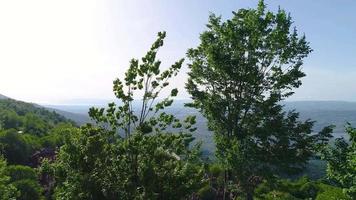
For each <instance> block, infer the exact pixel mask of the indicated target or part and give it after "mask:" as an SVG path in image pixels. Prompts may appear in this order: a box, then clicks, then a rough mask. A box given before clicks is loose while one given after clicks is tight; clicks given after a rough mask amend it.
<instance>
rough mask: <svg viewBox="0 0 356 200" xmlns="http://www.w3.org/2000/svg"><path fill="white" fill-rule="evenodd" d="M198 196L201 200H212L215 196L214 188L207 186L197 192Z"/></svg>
mask: <svg viewBox="0 0 356 200" xmlns="http://www.w3.org/2000/svg"><path fill="white" fill-rule="evenodd" d="M198 196H199V198H200V199H201V200H214V199H216V196H217V194H216V191H215V189H214V188H212V187H210V186H209V185H207V186H205V187H203V188H201V189H200V190H199V191H198Z"/></svg>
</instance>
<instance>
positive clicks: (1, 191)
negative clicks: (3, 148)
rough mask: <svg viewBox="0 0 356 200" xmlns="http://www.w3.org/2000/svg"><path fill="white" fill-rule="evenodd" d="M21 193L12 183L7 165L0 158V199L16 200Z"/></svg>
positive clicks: (0, 157)
mask: <svg viewBox="0 0 356 200" xmlns="http://www.w3.org/2000/svg"><path fill="white" fill-rule="evenodd" d="M19 195H20V193H19V192H18V191H17V189H16V188H15V186H14V185H13V184H11V183H10V177H9V176H8V175H7V163H6V160H4V158H3V157H2V156H0V199H6V200H15V199H16V197H18V196H19Z"/></svg>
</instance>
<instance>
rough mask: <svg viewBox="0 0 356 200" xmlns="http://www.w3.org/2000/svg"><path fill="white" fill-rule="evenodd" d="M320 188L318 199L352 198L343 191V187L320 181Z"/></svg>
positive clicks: (338, 199) (340, 199) (348, 199)
mask: <svg viewBox="0 0 356 200" xmlns="http://www.w3.org/2000/svg"><path fill="white" fill-rule="evenodd" d="M319 189H320V192H319V193H318V195H317V196H316V200H351V198H349V197H348V196H346V194H345V193H343V191H342V188H338V187H334V186H331V185H326V184H323V183H320V184H319Z"/></svg>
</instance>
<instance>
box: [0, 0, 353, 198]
mask: <svg viewBox="0 0 356 200" xmlns="http://www.w3.org/2000/svg"><path fill="white" fill-rule="evenodd" d="M233 14H234V15H233V17H232V19H229V20H226V21H222V19H221V18H220V17H217V16H215V15H211V16H210V20H209V23H208V25H207V30H206V31H204V32H203V33H202V34H201V37H200V41H201V42H200V44H199V45H198V46H197V47H196V48H192V49H189V50H188V53H187V57H188V58H189V60H190V62H189V63H188V66H189V70H190V71H189V73H188V75H189V79H188V82H187V83H186V89H187V91H188V92H189V94H190V95H191V97H192V100H193V101H192V103H190V104H188V106H191V107H194V108H197V109H198V110H199V111H200V112H201V113H202V115H203V116H205V117H206V118H207V120H208V127H209V129H211V130H212V131H213V132H214V138H215V143H216V147H217V149H216V152H215V153H216V156H215V158H208V159H206V158H205V157H203V156H202V155H201V149H200V143H199V141H194V140H195V138H194V134H195V132H196V131H197V128H196V125H195V123H196V117H195V116H186V117H185V118H184V119H181V118H178V117H177V116H175V115H174V114H171V113H169V112H167V109H168V108H169V107H170V106H171V105H172V104H173V100H174V98H175V97H176V96H177V95H178V90H177V89H176V88H171V87H170V81H171V78H174V77H175V76H176V75H177V74H178V72H179V70H180V69H181V67H182V65H183V63H184V60H183V59H180V60H178V61H177V62H175V63H174V64H173V65H171V66H170V67H168V68H166V70H162V68H161V62H160V61H159V60H158V59H157V58H156V57H157V52H158V50H159V49H160V47H162V46H163V42H164V38H165V37H166V33H165V32H159V33H158V37H157V40H156V41H155V42H154V43H153V44H152V46H151V48H150V49H149V51H148V52H147V54H146V55H145V56H144V57H142V59H140V60H138V59H132V60H131V61H130V66H129V68H128V70H127V71H126V73H125V77H124V79H116V80H115V81H114V82H113V92H114V94H115V96H116V97H117V102H116V103H115V102H111V103H108V105H107V107H105V108H91V109H90V110H89V115H90V117H91V119H92V123H88V124H85V125H83V126H81V127H77V126H75V124H74V123H73V122H72V121H70V120H67V119H66V118H64V117H62V116H60V115H58V114H57V113H55V112H51V111H47V110H46V109H44V108H41V107H39V106H36V105H33V104H29V103H24V102H20V101H15V100H12V99H9V98H2V99H0V151H1V157H0V199H26V200H29V199H30V200H31V199H34V200H37V199H61V200H65V199H83V200H84V199H85V200H90V199H93V200H96V199H103V200H105V199H107V200H114V199H128V200H131V199H152V200H154V199H158V200H163V199H170V200H171V199H172V200H174V199H177V200H180V199H190V200H210V199H224V200H232V199H248V200H249V199H260V200H262V199H264V200H268V199H283V200H285V199H291V200H297V199H317V200H326V199H345V200H351V199H355V198H356V196H355V195H356V188H355V185H356V168H355V166H356V146H355V138H356V129H355V128H353V127H352V126H351V125H350V124H348V125H347V127H346V131H347V133H348V134H349V135H350V139H349V141H345V140H344V139H336V141H335V143H330V141H329V139H330V138H331V133H332V131H333V126H326V127H325V128H324V129H322V130H321V131H320V132H319V133H312V129H313V124H314V122H313V121H311V120H306V121H301V120H299V114H298V113H297V112H295V111H288V112H286V111H284V110H283V106H282V104H281V101H283V100H285V99H286V98H288V97H289V96H291V95H292V94H293V90H294V89H295V88H298V87H299V86H300V85H301V78H302V77H304V76H305V74H304V73H303V72H302V70H301V67H302V65H303V60H304V58H306V57H307V56H308V54H309V53H310V52H311V48H310V47H309V43H308V42H307V41H306V38H305V37H304V36H299V35H298V33H297V31H296V29H295V28H294V29H293V28H292V19H291V17H290V16H289V14H287V13H286V12H285V11H284V10H282V9H279V10H278V11H277V12H275V13H274V12H270V11H267V9H266V5H265V4H264V2H263V1H260V3H259V4H258V7H257V8H256V9H240V10H238V11H237V12H234V13H233ZM167 89H170V92H169V95H168V96H167V97H162V93H161V92H162V91H163V90H167ZM0 97H1V95H0ZM134 100H135V101H137V100H139V102H140V104H139V105H140V106H139V107H138V108H137V107H134V105H133V104H134ZM135 104H136V102H135ZM319 157H321V158H322V159H323V160H325V162H327V166H328V167H327V176H326V177H325V178H323V179H320V180H311V179H309V178H308V177H306V176H304V177H299V178H295V177H294V176H291V175H293V174H295V173H298V172H300V171H301V170H303V169H304V168H305V166H306V164H307V163H308V162H310V159H314V160H315V159H318V158H319ZM293 177H294V178H293Z"/></svg>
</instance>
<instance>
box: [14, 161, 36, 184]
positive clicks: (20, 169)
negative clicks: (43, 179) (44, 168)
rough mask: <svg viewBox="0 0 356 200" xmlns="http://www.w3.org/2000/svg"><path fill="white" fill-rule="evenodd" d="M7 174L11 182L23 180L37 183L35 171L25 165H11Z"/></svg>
mask: <svg viewBox="0 0 356 200" xmlns="http://www.w3.org/2000/svg"><path fill="white" fill-rule="evenodd" d="M7 174H8V175H9V176H10V178H11V181H12V182H15V181H19V180H23V179H29V180H33V181H36V180H37V174H36V172H35V170H34V169H32V168H31V167H28V166H23V165H11V166H8V168H7Z"/></svg>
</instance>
